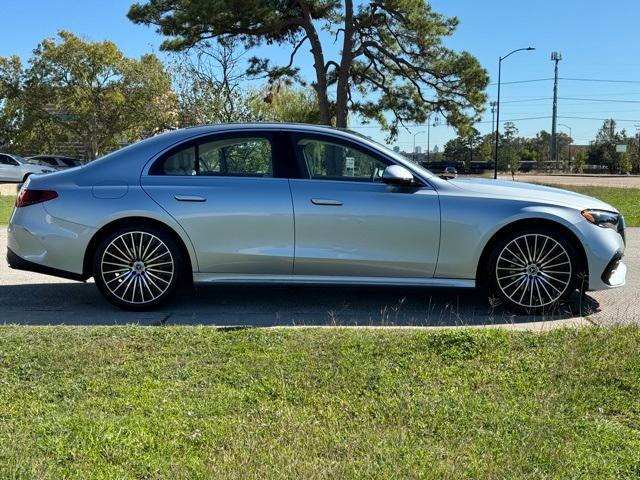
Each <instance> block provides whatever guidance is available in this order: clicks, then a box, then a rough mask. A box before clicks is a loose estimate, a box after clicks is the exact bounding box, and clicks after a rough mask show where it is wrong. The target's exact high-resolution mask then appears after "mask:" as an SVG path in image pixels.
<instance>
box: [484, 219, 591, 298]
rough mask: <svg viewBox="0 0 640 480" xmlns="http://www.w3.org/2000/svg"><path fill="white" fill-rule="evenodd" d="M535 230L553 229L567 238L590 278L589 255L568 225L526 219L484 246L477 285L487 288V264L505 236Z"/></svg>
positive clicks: (501, 232)
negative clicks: (537, 228)
mask: <svg viewBox="0 0 640 480" xmlns="http://www.w3.org/2000/svg"><path fill="white" fill-rule="evenodd" d="M532 227H533V228H535V227H546V228H553V229H555V230H556V231H559V232H562V233H563V234H565V235H566V236H567V238H568V239H569V241H570V242H571V244H572V245H573V247H574V248H575V249H576V251H577V252H578V255H579V256H580V259H579V260H580V266H581V269H582V273H584V274H585V275H587V276H588V274H589V264H588V261H587V254H586V252H585V249H584V245H583V244H582V242H581V241H580V239H579V238H578V236H577V235H576V234H575V232H573V231H572V230H571V229H570V228H569V227H567V226H566V225H564V224H562V223H560V222H558V221H555V220H551V219H548V218H524V219H520V220H516V221H514V222H511V223H508V224H507V225H504V226H503V227H502V228H500V229H499V230H498V231H497V232H495V233H494V234H493V235H492V236H491V238H490V239H489V241H488V242H487V243H486V245H485V246H484V248H483V250H482V253H481V254H480V258H479V260H478V264H477V266H476V285H478V286H482V287H485V286H487V283H488V282H487V280H488V269H487V268H486V263H487V261H488V259H489V256H490V255H491V252H492V250H493V248H494V246H495V244H496V243H497V242H498V240H499V239H501V238H502V237H503V236H505V235H508V234H510V233H513V232H517V231H519V230H524V229H527V228H532Z"/></svg>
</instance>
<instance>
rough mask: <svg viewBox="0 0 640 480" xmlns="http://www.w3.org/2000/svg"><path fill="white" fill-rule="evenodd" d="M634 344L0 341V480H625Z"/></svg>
mask: <svg viewBox="0 0 640 480" xmlns="http://www.w3.org/2000/svg"><path fill="white" fill-rule="evenodd" d="M638 351H640V329H637V328H624V329H622V328H621V329H597V328H587V329H576V330H561V331H560V330H559V331H554V332H550V333H544V334H536V333H517V332H508V331H503V330H470V329H469V330H448V331H438V332H436V331H425V330H404V331H403V330H367V329H362V330H350V329H288V330H285V329H276V330H241V331H226V332H224V331H218V330H215V329H210V328H204V327H202V328H201V327H191V328H189V327H187V328H185V327H158V328H144V327H104V328H103V327H94V328H74V327H45V328H42V327H40V328H38V327H11V326H9V327H0V478H29V479H38V478H51V479H59V478H72V479H89V478H103V479H107V478H120V479H128V478H131V479H134V478H136V479H141V478H147V479H159V478H166V479H194V478H215V479H226V478H239V479H249V478H250V479H263V478H264V479H267V478H291V479H298V478H304V479H314V478H339V479H348V478H381V479H388V478H433V479H441V478H455V479H458V478H474V479H494V478H508V479H538V478H539V479H542V478H557V479H566V478H584V479H597V478H611V479H624V478H638V477H639V476H640V355H638Z"/></svg>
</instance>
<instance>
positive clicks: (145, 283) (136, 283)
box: [94, 229, 179, 310]
mask: <svg viewBox="0 0 640 480" xmlns="http://www.w3.org/2000/svg"><path fill="white" fill-rule="evenodd" d="M166 237H167V236H166V235H165V234H164V233H163V232H154V231H146V229H140V230H126V231H124V232H116V233H115V234H114V235H112V236H110V237H108V238H106V239H105V241H103V242H102V245H101V246H100V248H99V249H98V252H97V255H96V258H95V260H94V278H95V279H96V283H97V284H98V286H99V287H100V290H101V291H102V292H103V293H104V294H105V296H106V297H107V299H108V300H109V301H111V302H112V303H115V304H116V305H118V306H121V307H124V308H129V309H134V310H139V309H144V308H146V307H153V306H157V305H158V304H159V303H161V302H163V301H164V299H165V298H166V297H168V296H169V295H170V294H171V293H172V292H173V290H174V289H175V287H176V284H177V282H176V277H177V276H178V272H177V270H178V265H177V260H178V258H177V257H178V256H179V251H178V250H177V248H176V247H175V245H174V243H173V241H172V240H171V239H170V238H166Z"/></svg>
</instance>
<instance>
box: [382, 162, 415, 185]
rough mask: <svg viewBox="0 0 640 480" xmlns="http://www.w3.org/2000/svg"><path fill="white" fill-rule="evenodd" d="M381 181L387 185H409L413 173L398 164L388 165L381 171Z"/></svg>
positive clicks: (411, 181)
mask: <svg viewBox="0 0 640 480" xmlns="http://www.w3.org/2000/svg"><path fill="white" fill-rule="evenodd" d="M382 181H383V182H384V183H386V184H387V185H411V184H412V183H413V174H412V173H411V172H410V171H409V170H407V169H406V168H404V167H402V166H400V165H389V166H388V167H387V168H385V169H384V172H382Z"/></svg>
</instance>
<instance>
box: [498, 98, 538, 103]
mask: <svg viewBox="0 0 640 480" xmlns="http://www.w3.org/2000/svg"><path fill="white" fill-rule="evenodd" d="M541 100H551V97H538V98H529V99H526V100H507V101H504V100H503V101H501V102H500V103H527V102H539V101H541Z"/></svg>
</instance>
